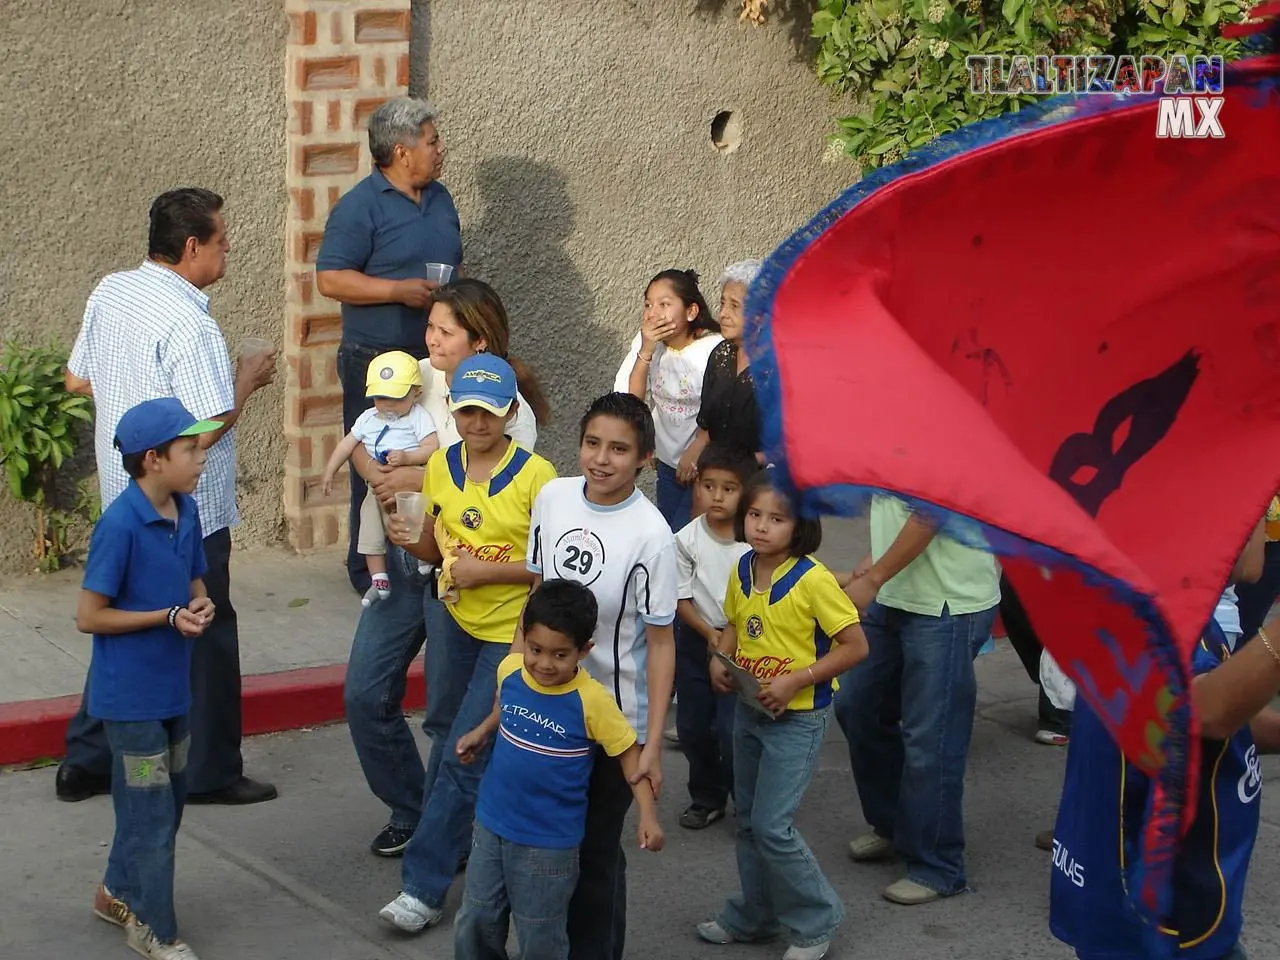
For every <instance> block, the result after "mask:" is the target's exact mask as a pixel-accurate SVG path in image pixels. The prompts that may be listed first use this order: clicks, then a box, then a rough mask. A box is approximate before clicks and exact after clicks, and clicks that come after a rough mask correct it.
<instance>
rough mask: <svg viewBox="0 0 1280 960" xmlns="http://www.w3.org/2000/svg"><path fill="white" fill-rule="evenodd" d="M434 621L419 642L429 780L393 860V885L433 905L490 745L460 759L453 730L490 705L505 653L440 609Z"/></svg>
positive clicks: (469, 817) (462, 844)
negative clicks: (397, 867) (398, 861)
mask: <svg viewBox="0 0 1280 960" xmlns="http://www.w3.org/2000/svg"><path fill="white" fill-rule="evenodd" d="M375 606H376V604H375ZM440 620H441V627H442V628H443V629H442V630H441V632H440V634H439V635H438V636H436V635H433V636H432V637H431V642H430V643H429V644H427V687H428V689H429V690H430V691H431V693H430V702H431V707H430V709H429V710H428V712H427V717H426V719H425V720H424V721H423V728H424V729H426V731H427V734H428V735H429V736H430V737H431V759H430V760H429V761H428V763H427V776H428V777H429V778H430V779H431V781H432V782H431V786H430V787H429V788H428V789H427V790H425V791H424V793H423V805H422V816H421V818H420V819H419V820H418V825H417V827H416V828H415V829H414V831H413V838H412V839H411V840H410V841H409V845H408V846H407V847H405V849H404V863H403V864H402V866H401V876H402V879H401V889H402V890H404V892H405V893H407V894H409V895H410V896H412V897H416V898H417V899H419V900H421V901H422V902H423V903H426V904H429V905H430V906H433V907H439V906H441V905H443V904H444V898H445V894H447V893H448V892H449V887H450V886H452V884H453V878H454V877H455V876H456V875H457V873H458V864H459V863H461V862H462V859H463V857H465V856H466V855H467V851H468V850H469V849H470V846H471V835H472V821H473V818H474V817H475V812H476V796H477V794H478V792H479V788H480V776H481V774H483V773H484V771H485V767H487V766H488V765H489V753H490V751H491V750H492V747H489V748H488V749H486V750H485V751H484V752H483V753H481V754H480V755H479V756H477V757H476V759H475V760H474V761H473V762H471V763H462V762H461V761H459V759H458V754H457V752H456V750H455V749H454V748H455V747H456V745H457V743H458V738H459V737H460V736H462V735H463V734H464V733H470V732H471V731H472V730H474V729H475V728H476V727H478V726H480V724H481V723H482V722H483V721H484V719H485V717H487V716H489V714H490V712H492V710H493V697H494V693H495V692H496V691H497V688H498V664H500V663H501V662H502V658H503V657H505V656H506V655H507V654H508V653H510V652H511V644H509V643H488V642H486V641H484V640H477V639H476V638H475V637H472V636H471V635H470V634H468V633H467V632H466V631H465V630H463V629H462V627H460V626H459V625H458V623H457V621H456V620H454V619H453V616H452V615H451V614H449V613H448V611H447V610H446V611H445V612H444V613H443V614H442V615H441V617H440ZM432 627H433V628H434V627H435V624H432Z"/></svg>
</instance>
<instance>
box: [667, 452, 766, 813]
mask: <svg viewBox="0 0 1280 960" xmlns="http://www.w3.org/2000/svg"><path fill="white" fill-rule="evenodd" d="M759 469H760V467H759V464H757V463H756V460H755V458H754V457H751V456H749V455H747V454H745V453H740V452H738V451H736V450H734V449H733V448H731V447H726V446H724V445H722V444H718V443H713V444H711V445H709V446H708V447H707V448H706V449H705V450H703V451H702V454H701V455H700V456H699V457H698V490H697V497H698V501H697V502H699V503H700V505H701V506H702V507H703V508H704V509H705V511H706V512H705V513H703V514H702V515H701V516H699V517H696V518H694V520H693V522H692V523H690V524H689V525H688V526H686V527H685V528H684V529H683V530H681V531H680V532H679V533H677V534H676V569H677V571H678V578H679V579H678V582H677V590H676V593H677V596H679V598H680V602H679V603H678V604H677V605H676V616H677V617H678V618H679V619H678V620H677V622H676V701H677V703H678V704H679V707H678V709H677V710H676V732H677V734H678V735H679V737H680V747H681V749H682V750H683V752H684V755H685V759H687V760H688V761H689V800H690V801H691V802H690V804H689V806H688V808H686V809H685V811H684V813H682V814H680V826H682V827H685V828H687V829H689V830H701V829H703V828H704V827H708V826H710V825H711V824H713V823H715V822H716V821H717V820H719V819H720V818H721V817H723V816H724V808H725V804H726V803H727V801H728V799H729V796H730V794H731V793H732V792H733V705H734V701H735V700H736V696H735V695H734V694H732V693H717V692H716V691H714V690H713V689H711V674H710V671H709V669H708V668H709V663H710V656H711V651H712V650H714V649H715V646H716V643H717V642H718V641H719V639H720V631H721V630H723V629H724V627H725V624H726V623H728V619H727V618H726V617H725V615H724V594H725V589H726V587H728V585H729V579H730V577H731V576H732V574H733V571H734V570H735V569H736V568H737V565H738V560H739V558H741V557H742V555H743V554H744V553H746V552H747V551H748V550H749V549H751V548H750V547H749V546H747V544H745V543H740V542H739V541H738V540H736V539H735V538H734V529H733V524H734V518H735V517H736V516H737V513H738V500H739V499H740V498H741V496H742V488H743V487H744V486H745V485H746V483H747V481H748V480H750V479H751V477H752V476H754V475H755V474H756V472H757V471H758V470H759Z"/></svg>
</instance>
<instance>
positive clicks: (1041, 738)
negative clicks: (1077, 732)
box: [1036, 730, 1071, 747]
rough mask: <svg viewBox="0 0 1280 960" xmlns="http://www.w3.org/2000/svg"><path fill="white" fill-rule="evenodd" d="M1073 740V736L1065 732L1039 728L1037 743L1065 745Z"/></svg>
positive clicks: (1052, 745) (1056, 745) (1047, 745)
mask: <svg viewBox="0 0 1280 960" xmlns="http://www.w3.org/2000/svg"><path fill="white" fill-rule="evenodd" d="M1070 742H1071V738H1070V737H1069V736H1067V735H1066V734H1065V733H1057V732H1055V731H1053V730H1037V731H1036V743H1043V744H1044V745H1045V746H1046V747H1065V746H1066V745H1067V744H1068V743H1070Z"/></svg>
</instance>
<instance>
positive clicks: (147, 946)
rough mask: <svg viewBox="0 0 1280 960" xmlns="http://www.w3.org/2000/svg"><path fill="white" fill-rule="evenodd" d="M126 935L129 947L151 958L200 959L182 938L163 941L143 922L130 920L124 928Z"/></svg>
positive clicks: (172, 959) (168, 959) (160, 959)
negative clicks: (170, 941) (169, 941)
mask: <svg viewBox="0 0 1280 960" xmlns="http://www.w3.org/2000/svg"><path fill="white" fill-rule="evenodd" d="M125 929H126V932H127V933H128V936H127V938H126V940H125V942H126V943H128V944H129V949H130V950H132V951H134V952H135V953H140V954H142V955H143V956H144V957H152V958H153V960H200V958H199V957H197V956H196V952H195V951H194V950H192V949H191V947H190V946H189V945H188V944H186V943H185V942H183V941H182V940H174V941H173V943H163V942H162V941H160V940H159V939H157V937H156V935H155V933H153V932H152V930H151V928H150V927H148V926H147V925H146V924H145V923H139V922H138V921H137V920H136V919H135V920H131V921H130V923H129V926H128V927H126V928H125Z"/></svg>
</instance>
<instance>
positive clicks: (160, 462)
mask: <svg viewBox="0 0 1280 960" xmlns="http://www.w3.org/2000/svg"><path fill="white" fill-rule="evenodd" d="M222 426H223V425H222V424H221V423H218V422H216V421H208V420H200V421H198V420H197V419H196V418H195V417H194V416H192V415H191V413H190V412H189V411H188V410H187V408H186V407H184V406H183V405H182V402H181V401H179V400H176V399H174V398H172V397H165V398H162V399H158V400H146V401H144V402H142V403H140V404H138V405H137V406H134V407H132V408H130V409H129V410H128V411H127V412H126V413H125V414H124V416H122V417H121V418H120V422H119V424H118V425H117V427H116V437H115V446H116V448H117V449H118V450H119V451H120V456H121V458H122V460H123V464H124V469H125V471H126V472H127V473H128V475H129V477H130V481H129V485H128V486H127V487H125V490H124V492H123V493H122V494H120V496H118V497H117V498H116V499H115V500H113V501H112V502H111V505H110V506H108V507H107V509H106V510H104V511H103V512H102V516H101V518H99V520H98V524H97V526H96V527H95V528H94V531H93V539H92V541H91V542H90V544H89V558H88V561H87V562H86V564H85V571H84V582H83V585H82V589H81V591H80V602H79V605H78V607H77V609H76V626H77V627H78V628H79V629H80V630H81V631H82V632H84V633H91V634H93V659H92V660H91V661H90V663H89V687H88V701H89V702H88V708H89V714H90V716H92V717H93V718H94V719H96V720H101V721H102V722H103V726H104V727H105V728H106V735H107V742H108V743H109V744H110V746H111V763H112V767H113V769H112V775H111V798H112V800H113V801H114V804H115V815H116V830H115V840H114V841H113V842H112V845H111V853H110V855H109V856H108V858H107V869H106V875H105V876H104V877H103V880H102V883H101V884H99V885H98V889H97V892H96V894H95V896H94V902H93V911H94V913H96V914H97V915H98V916H100V917H102V918H103V919H104V920H106V921H108V922H109V923H113V924H115V925H116V926H119V927H124V928H125V931H126V933H127V935H128V942H129V946H130V947H132V948H133V949H134V950H135V951H136V952H138V953H140V954H142V955H143V956H144V957H153V958H156V960H196V958H195V953H194V952H193V951H192V950H191V948H190V947H188V946H187V945H186V944H184V943H183V942H182V941H180V940H179V939H178V923H177V920H176V918H175V916H174V909H173V861H174V838H175V836H176V834H177V832H178V824H179V823H181V821H182V808H183V805H184V803H185V802H186V798H187V754H188V751H189V749H190V745H191V736H190V732H189V731H190V725H189V722H188V719H187V714H188V712H189V711H190V709H191V652H192V645H193V641H194V640H195V638H196V637H199V636H200V635H201V634H203V633H204V632H205V628H206V627H207V626H208V625H209V624H210V623H212V622H213V614H214V606H213V602H212V601H211V600H210V599H209V593H208V591H207V590H206V589H205V584H204V575H205V570H206V565H205V555H204V536H203V534H202V532H201V529H200V514H199V511H198V509H197V507H196V501H195V498H194V497H193V496H192V495H191V494H193V493H194V492H195V489H196V483H197V481H198V480H199V479H200V474H201V473H202V472H203V470H204V465H205V459H206V457H207V453H206V451H205V449H204V448H203V447H202V446H201V444H200V435H201V434H208V433H214V432H216V431H218V430H220V429H222Z"/></svg>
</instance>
